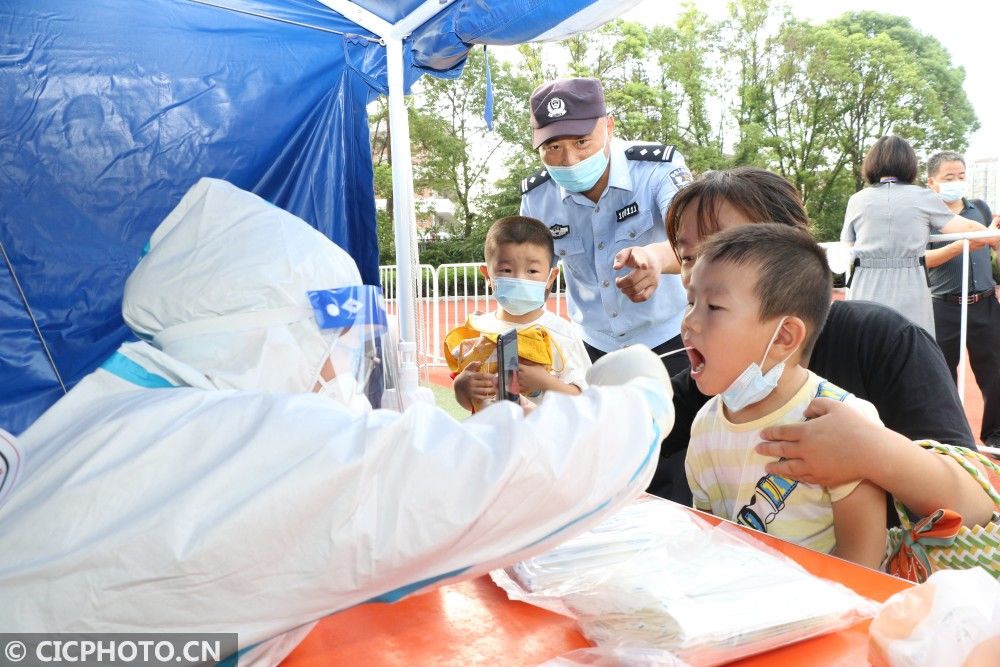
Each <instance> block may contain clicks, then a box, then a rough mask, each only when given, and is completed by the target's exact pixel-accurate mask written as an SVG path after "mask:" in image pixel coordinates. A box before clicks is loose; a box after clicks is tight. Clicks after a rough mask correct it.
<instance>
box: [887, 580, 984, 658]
mask: <svg viewBox="0 0 1000 667" xmlns="http://www.w3.org/2000/svg"><path fill="white" fill-rule="evenodd" d="M869 636H870V642H869V645H868V659H869V660H870V661H871V663H872V664H873V665H875V667H993V666H995V665H1000V582H998V581H997V580H996V579H994V578H993V577H992V576H991V575H990V574H989V573H987V572H986V571H985V570H983V569H980V568H978V567H974V568H971V569H968V570H940V571H938V572H935V573H934V574H932V575H931V576H930V577H929V578H928V579H927V581H926V582H924V583H922V584H920V585H919V586H916V587H914V588H910V589H907V590H905V591H902V592H900V593H896V594H895V595H893V596H892V597H891V598H889V599H888V600H886V603H885V605H883V607H882V610H881V611H880V612H879V613H878V616H876V617H875V620H874V621H872V624H871V628H870V630H869Z"/></svg>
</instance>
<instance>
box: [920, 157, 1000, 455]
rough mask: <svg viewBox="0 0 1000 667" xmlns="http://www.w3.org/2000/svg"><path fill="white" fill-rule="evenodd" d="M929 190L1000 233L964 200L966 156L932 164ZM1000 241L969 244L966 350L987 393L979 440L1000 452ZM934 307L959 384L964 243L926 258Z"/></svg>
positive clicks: (994, 221)
mask: <svg viewBox="0 0 1000 667" xmlns="http://www.w3.org/2000/svg"><path fill="white" fill-rule="evenodd" d="M927 187H928V188H930V189H931V190H933V191H934V192H936V193H937V195H938V197H940V198H941V199H942V200H943V201H944V204H945V206H947V207H948V210H949V211H951V212H952V213H954V214H956V215H960V216H962V217H963V218H967V219H969V220H971V221H972V222H974V223H977V224H979V225H980V227H979V230H980V231H986V230H987V228H992V230H994V231H995V230H996V229H997V227H1000V215H997V216H994V215H993V214H992V213H991V212H990V207H989V206H988V205H987V204H986V202H984V201H983V200H981V199H967V198H966V197H965V194H966V190H967V189H968V188H967V182H966V180H965V158H964V157H962V154H961V153H955V152H954V151H942V152H940V153H935V154H934V155H932V156H931V158H930V159H929V160H928V161H927ZM998 245H1000V239H973V240H970V241H969V253H970V254H969V282H968V288H967V296H965V297H964V298H965V304H966V307H967V308H968V320H967V325H966V326H967V333H966V340H967V342H968V344H967V345H966V349H967V350H968V351H969V363H970V365H971V366H972V372H973V373H974V374H975V376H976V383H977V384H978V385H979V389H980V391H982V393H983V425H982V430H981V431H980V433H979V437H980V439H981V440H982V442H984V443H985V444H987V445H989V446H990V447H1000V302H997V296H996V282H994V280H993V261H992V258H991V256H990V248H991V247H992V248H996V247H997V246H998ZM924 258H925V260H926V262H927V269H928V277H929V280H930V285H931V303H932V305H933V306H934V336H935V338H937V342H938V345H940V346H941V351H942V352H943V353H944V358H945V361H947V362H948V368H949V369H950V370H951V376H952V378H954V379H955V381H956V382H957V381H958V364H959V356H960V355H959V349H960V346H961V344H962V342H961V340H960V338H961V335H960V332H961V319H962V299H963V297H962V242H961V241H951V242H947V243H945V242H941V243H930V244H928V246H927V251H926V253H924Z"/></svg>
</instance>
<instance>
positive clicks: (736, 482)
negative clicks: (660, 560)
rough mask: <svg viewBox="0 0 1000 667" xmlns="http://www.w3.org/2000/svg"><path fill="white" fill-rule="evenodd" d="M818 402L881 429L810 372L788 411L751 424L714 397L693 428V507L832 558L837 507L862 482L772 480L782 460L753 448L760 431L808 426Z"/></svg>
mask: <svg viewBox="0 0 1000 667" xmlns="http://www.w3.org/2000/svg"><path fill="white" fill-rule="evenodd" d="M815 396H822V397H827V398H835V399H838V400H840V401H842V402H844V403H846V404H847V405H850V406H851V407H853V408H855V409H856V410H859V411H861V412H862V413H863V414H864V415H865V416H866V417H868V418H869V419H871V420H872V421H873V422H875V423H877V424H881V421H880V420H879V418H878V412H877V411H876V410H875V406H873V405H872V404H871V403H869V402H868V401H865V400H862V399H860V398H858V397H856V396H854V395H853V394H850V393H848V392H846V391H844V390H842V389H840V388H839V387H837V386H835V385H833V384H831V383H829V382H827V381H826V380H824V379H823V378H821V377H819V376H818V375H816V374H815V373H813V372H812V371H810V372H809V378H808V379H807V380H806V382H805V384H803V385H802V388H800V389H799V391H798V392H796V394H795V395H794V396H793V397H792V398H791V399H790V400H789V401H788V402H787V403H785V405H783V406H781V407H780V408H778V409H777V410H775V411H774V412H772V413H771V414H769V415H765V416H764V417H761V418H760V419H757V420H754V421H752V422H747V423H745V424H734V423H732V422H730V421H729V420H728V419H726V416H725V414H723V410H722V400H721V399H720V398H719V397H718V396H716V397H714V398H712V399H711V400H710V401H709V402H708V403H706V404H705V405H704V406H702V408H701V410H700V411H699V412H698V415H697V416H696V417H695V419H694V423H693V424H692V425H691V441H690V444H689V445H688V450H687V458H686V460H685V469H686V472H687V478H688V483H689V484H690V486H691V492H692V494H693V496H694V506H695V507H696V508H698V509H700V510H704V511H706V512H711V513H712V514H714V515H715V516H718V517H721V518H724V519H729V520H731V521H735V522H736V523H739V524H742V525H745V526H748V527H750V528H754V529H756V530H760V531H762V532H765V533H768V534H770V535H774V536H775V537H780V538H781V539H783V540H787V541H789V542H793V543H795V544H799V545H802V546H804V547H808V548H810V549H813V550H815V551H821V552H823V553H830V551H832V550H833V547H834V546H835V545H836V538H835V536H834V531H833V503H835V502H837V501H838V500H841V499H843V498H846V497H847V496H848V495H850V493H851V492H852V491H854V489H855V487H857V485H858V482H851V483H849V484H844V485H841V486H836V487H829V488H828V487H824V486H819V485H816V484H806V483H805V482H796V481H794V480H791V479H788V478H786V477H780V476H778V475H769V474H768V473H767V471H766V470H764V466H765V464H767V463H768V462H770V461H774V460H776V459H775V458H774V457H771V456H763V455H761V454H758V453H757V452H756V451H754V446H755V445H757V443H759V442H761V437H760V432H761V430H763V429H764V428H767V427H768V426H775V425H778V424H790V423H794V422H799V421H802V420H803V413H804V412H805V409H806V407H807V406H808V405H809V402H810V401H811V400H812V399H813V397H815Z"/></svg>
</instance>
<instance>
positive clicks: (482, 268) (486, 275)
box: [479, 264, 490, 282]
mask: <svg viewBox="0 0 1000 667" xmlns="http://www.w3.org/2000/svg"><path fill="white" fill-rule="evenodd" d="M479 273H481V274H483V278H486V282H489V281H490V270H489V268H488V267H487V266H486V265H485V264H480V265H479Z"/></svg>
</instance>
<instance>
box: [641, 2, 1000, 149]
mask: <svg viewBox="0 0 1000 667" xmlns="http://www.w3.org/2000/svg"><path fill="white" fill-rule="evenodd" d="M726 4H727V0H697V6H698V8H699V9H700V10H701V11H703V12H705V13H706V14H708V15H709V16H710V17H712V18H714V19H718V18H721V17H723V16H724V15H725V7H726ZM783 4H785V5H787V6H788V7H790V9H791V12H792V15H793V16H795V17H796V18H800V19H806V20H808V21H810V22H812V23H822V22H823V21H827V20H829V19H831V18H834V17H836V16H839V15H840V14H843V13H844V12H849V11H863V10H866V9H870V10H873V11H878V12H881V13H884V14H896V15H899V16H906V17H908V18H909V19H910V22H911V23H912V24H913V27H914V28H916V29H917V30H919V31H920V32H923V33H925V34H928V35H932V36H934V37H936V38H937V39H938V41H939V42H941V44H942V45H943V46H944V47H945V49H947V50H948V52H949V53H951V62H952V65H958V66H961V67H963V68H964V69H965V94H966V95H967V96H968V98H969V101H970V102H971V103H972V106H973V108H974V109H975V111H976V116H978V118H979V123H980V126H981V127H980V129H979V130H978V131H977V132H976V133H975V134H973V135H972V136H971V137H970V138H969V146H968V148H967V149H966V153H965V155H966V159H967V160H975V159H978V158H987V157H998V156H1000V73H998V65H1000V59H998V57H997V54H996V52H995V50H994V48H993V45H994V44H995V43H996V39H997V38H996V27H997V25H1000V3H996V2H995V1H994V0H952V2H943V1H942V0H938V1H937V2H929V1H928V0H880V2H878V3H872V2H871V0H830V1H828V2H820V1H818V0H785V1H784V3H783ZM680 10H681V2H680V1H679V0H643V1H642V2H640V3H639V4H638V5H637V6H636V7H634V8H632V9H630V10H629V11H627V12H626V13H625V14H624V15H623V16H622V18H624V19H626V20H629V21H639V22H642V23H645V24H647V25H657V24H658V25H672V24H673V23H674V21H675V19H676V17H677V15H678V14H679V13H680ZM941 148H947V147H945V146H942V147H941Z"/></svg>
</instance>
